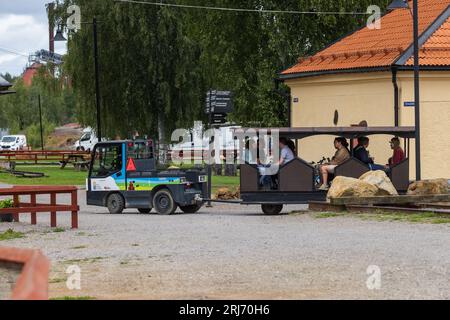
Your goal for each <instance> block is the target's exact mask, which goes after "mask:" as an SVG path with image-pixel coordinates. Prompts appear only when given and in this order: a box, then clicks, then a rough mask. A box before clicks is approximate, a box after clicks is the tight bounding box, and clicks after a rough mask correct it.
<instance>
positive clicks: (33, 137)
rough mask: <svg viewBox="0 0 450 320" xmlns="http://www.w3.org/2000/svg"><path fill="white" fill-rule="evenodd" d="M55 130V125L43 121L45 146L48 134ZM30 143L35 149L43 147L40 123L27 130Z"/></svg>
mask: <svg viewBox="0 0 450 320" xmlns="http://www.w3.org/2000/svg"><path fill="white" fill-rule="evenodd" d="M54 130H55V125H54V124H52V123H48V122H45V121H44V122H43V123H42V131H43V135H44V146H45V141H46V140H47V138H48V136H49V135H50V134H51V133H52V132H53V131H54ZM25 131H26V136H27V140H28V145H29V146H31V147H32V148H33V149H35V148H40V147H41V127H40V125H39V124H33V125H31V126H29V127H28V128H27V129H26V130H25Z"/></svg>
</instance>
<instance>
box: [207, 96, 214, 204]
mask: <svg viewBox="0 0 450 320" xmlns="http://www.w3.org/2000/svg"><path fill="white" fill-rule="evenodd" d="M211 99H212V89H211V90H209V114H208V124H209V126H208V127H209V129H210V130H211V129H212V115H213V113H212V101H211ZM209 146H210V147H211V141H209ZM209 157H210V158H209V159H208V160H209V161H208V200H209V201H208V203H207V205H206V207H208V208H211V207H212V204H211V198H212V166H211V160H212V159H211V150H209Z"/></svg>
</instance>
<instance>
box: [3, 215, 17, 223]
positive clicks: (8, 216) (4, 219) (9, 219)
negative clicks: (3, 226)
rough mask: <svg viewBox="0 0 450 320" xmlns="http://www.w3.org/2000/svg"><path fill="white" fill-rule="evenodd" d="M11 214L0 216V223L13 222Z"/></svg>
mask: <svg viewBox="0 0 450 320" xmlns="http://www.w3.org/2000/svg"><path fill="white" fill-rule="evenodd" d="M13 220H14V219H13V215H12V214H2V215H0V222H13Z"/></svg>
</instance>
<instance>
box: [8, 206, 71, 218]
mask: <svg viewBox="0 0 450 320" xmlns="http://www.w3.org/2000/svg"><path fill="white" fill-rule="evenodd" d="M79 209H80V208H79V206H72V205H56V206H45V207H34V208H30V207H26V208H6V209H0V214H17V213H29V212H30V211H33V212H36V213H41V212H50V211H60V212H74V211H77V212H78V211H79ZM17 222H18V221H17Z"/></svg>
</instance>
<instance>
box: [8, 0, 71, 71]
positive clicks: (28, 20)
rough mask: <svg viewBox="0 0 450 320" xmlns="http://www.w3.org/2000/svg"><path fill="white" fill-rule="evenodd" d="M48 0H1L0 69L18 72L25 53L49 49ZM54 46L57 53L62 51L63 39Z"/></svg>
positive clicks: (21, 68) (23, 66)
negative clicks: (46, 6)
mask: <svg viewBox="0 0 450 320" xmlns="http://www.w3.org/2000/svg"><path fill="white" fill-rule="evenodd" d="M47 2H50V0H14V1H12V0H0V73H6V72H9V73H11V74H13V75H20V74H21V73H22V72H23V70H24V68H25V67H26V64H27V62H28V57H27V55H29V54H31V53H34V52H36V51H38V50H41V49H48V45H49V44H48V37H49V35H48V20H47V14H46V9H45V3H47ZM56 48H57V50H56V51H57V52H58V53H64V52H65V44H64V43H61V44H59V43H58V44H56ZM2 49H6V50H9V51H13V52H16V53H20V54H23V55H25V56H23V55H20V54H13V53H10V52H5V50H2Z"/></svg>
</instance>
